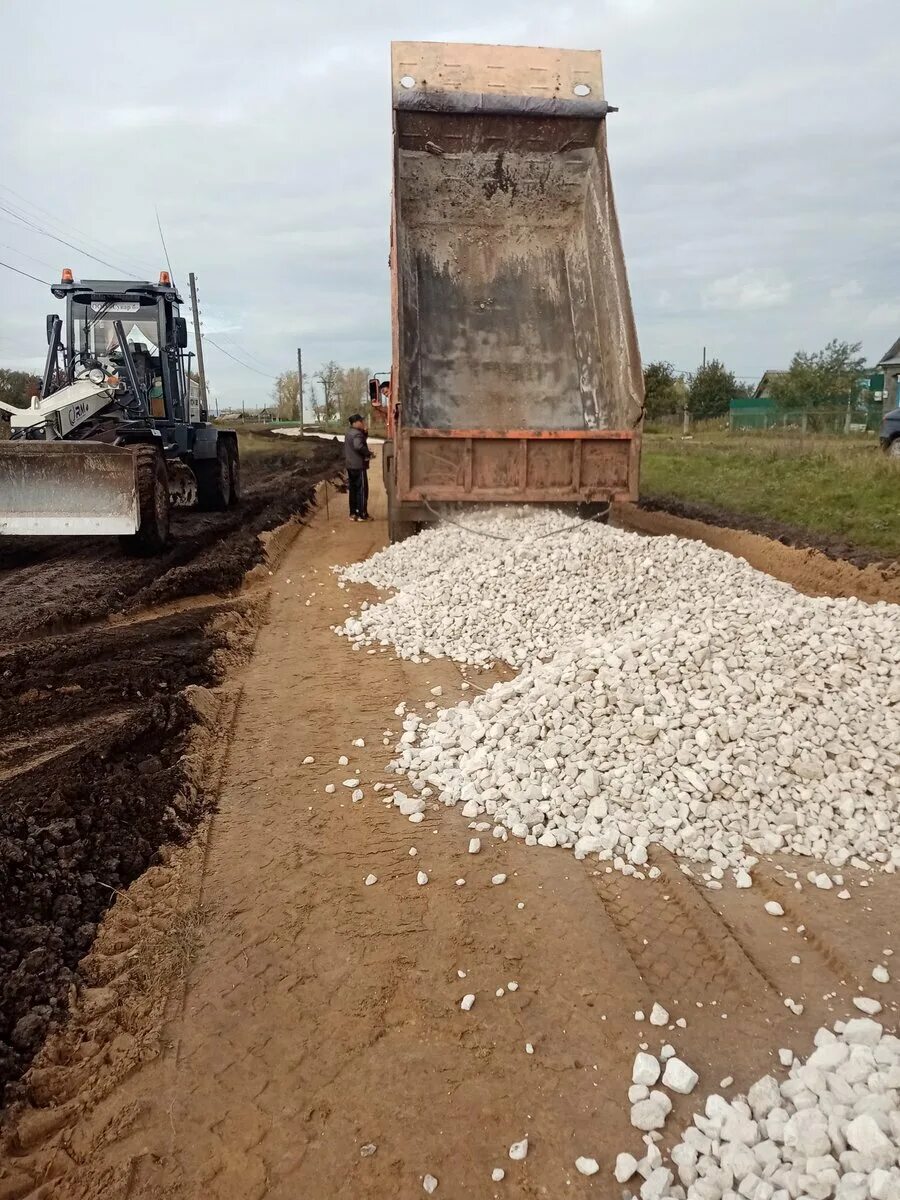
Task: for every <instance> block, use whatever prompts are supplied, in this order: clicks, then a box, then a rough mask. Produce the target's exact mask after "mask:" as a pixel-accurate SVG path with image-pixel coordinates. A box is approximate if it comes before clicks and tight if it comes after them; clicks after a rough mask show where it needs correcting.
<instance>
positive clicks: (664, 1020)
mask: <svg viewBox="0 0 900 1200" xmlns="http://www.w3.org/2000/svg"><path fill="white" fill-rule="evenodd" d="M668 1023H669V1011H668V1009H665V1008H663V1006H662V1005H661V1004H654V1005H653V1008H652V1009H651V1010H650V1024H651V1025H668Z"/></svg>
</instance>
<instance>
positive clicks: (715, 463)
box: [641, 434, 900, 556]
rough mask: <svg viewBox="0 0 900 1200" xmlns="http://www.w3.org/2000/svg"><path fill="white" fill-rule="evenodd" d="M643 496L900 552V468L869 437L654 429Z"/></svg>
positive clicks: (647, 450) (645, 450) (648, 447)
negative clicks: (681, 434) (682, 434)
mask: <svg viewBox="0 0 900 1200" xmlns="http://www.w3.org/2000/svg"><path fill="white" fill-rule="evenodd" d="M641 494H642V496H645V497H660V496H674V497H676V498H677V499H679V500H682V501H687V502H692V503H701V504H710V505H714V506H715V507H717V508H719V509H723V510H730V511H733V512H736V513H748V514H754V515H757V516H760V517H765V518H769V519H771V520H775V521H779V522H783V523H784V524H786V525H794V526H799V527H802V528H805V529H810V530H813V531H815V532H817V533H821V534H826V535H832V536H835V537H840V538H844V539H846V540H847V541H848V542H851V543H853V544H855V545H857V546H861V547H871V548H872V549H875V550H878V551H880V552H882V553H884V554H885V555H888V556H896V555H900V469H898V464H897V462H896V460H893V461H892V460H889V459H887V458H885V457H884V456H883V455H882V454H881V453H880V451H879V450H878V447H877V446H876V445H875V444H873V442H872V441H871V440H866V441H864V442H856V441H854V440H852V439H850V438H830V437H825V436H823V437H808V438H803V439H801V438H794V439H791V438H779V439H777V440H775V439H768V438H754V437H746V438H745V437H740V436H738V437H730V438H729V437H723V436H721V435H715V434H711V435H709V436H703V435H701V436H699V437H697V438H695V439H694V440H691V441H682V440H681V439H680V438H676V437H672V436H666V435H656V434H649V435H647V436H646V437H645V438H644V447H643V456H642V463H641Z"/></svg>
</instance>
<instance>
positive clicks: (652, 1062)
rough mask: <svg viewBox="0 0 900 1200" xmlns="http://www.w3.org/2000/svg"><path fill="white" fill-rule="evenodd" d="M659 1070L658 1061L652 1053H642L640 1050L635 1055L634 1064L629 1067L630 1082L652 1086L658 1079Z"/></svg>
mask: <svg viewBox="0 0 900 1200" xmlns="http://www.w3.org/2000/svg"><path fill="white" fill-rule="evenodd" d="M659 1070H660V1068H659V1062H658V1061H657V1060H656V1059H655V1058H654V1057H653V1055H652V1054H644V1053H643V1051H642V1052H641V1053H639V1054H637V1055H635V1059H634V1066H633V1067H632V1069H631V1082H632V1083H643V1084H645V1085H646V1086H647V1087H653V1085H654V1083H656V1082H657V1080H658V1079H659Z"/></svg>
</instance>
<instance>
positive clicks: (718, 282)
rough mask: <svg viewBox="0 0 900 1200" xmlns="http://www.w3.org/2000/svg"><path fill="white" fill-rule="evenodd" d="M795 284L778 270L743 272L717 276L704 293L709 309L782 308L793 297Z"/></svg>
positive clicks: (728, 310)
mask: <svg viewBox="0 0 900 1200" xmlns="http://www.w3.org/2000/svg"><path fill="white" fill-rule="evenodd" d="M791 291H792V288H791V284H790V282H789V280H787V279H785V278H784V277H783V276H782V275H780V274H779V273H778V272H777V271H768V272H767V271H739V272H738V273H737V275H728V276H725V277H724V278H722V279H715V280H713V282H712V283H711V284H709V285H708V286H707V287H706V288H705V289H704V293H703V305H704V307H705V308H718V309H721V310H722V311H724V312H746V311H752V310H754V309H763V308H781V307H782V306H783V305H785V304H787V302H788V300H789V299H790V298H791Z"/></svg>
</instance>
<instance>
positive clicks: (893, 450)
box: [884, 437, 900, 458]
mask: <svg viewBox="0 0 900 1200" xmlns="http://www.w3.org/2000/svg"><path fill="white" fill-rule="evenodd" d="M884 452H885V454H886V455H887V456H888V458H900V437H895V438H894V440H893V441H892V442H890V443H889V444H888V445H887V446H886V447H885V451H884Z"/></svg>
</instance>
